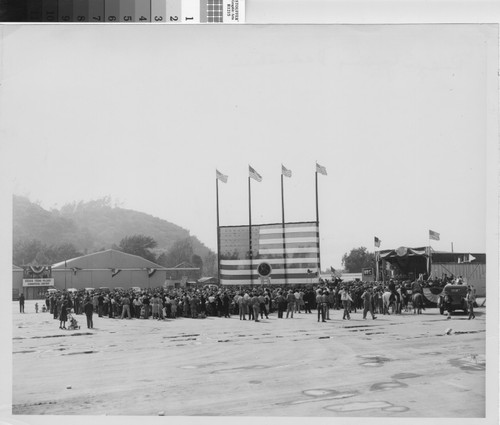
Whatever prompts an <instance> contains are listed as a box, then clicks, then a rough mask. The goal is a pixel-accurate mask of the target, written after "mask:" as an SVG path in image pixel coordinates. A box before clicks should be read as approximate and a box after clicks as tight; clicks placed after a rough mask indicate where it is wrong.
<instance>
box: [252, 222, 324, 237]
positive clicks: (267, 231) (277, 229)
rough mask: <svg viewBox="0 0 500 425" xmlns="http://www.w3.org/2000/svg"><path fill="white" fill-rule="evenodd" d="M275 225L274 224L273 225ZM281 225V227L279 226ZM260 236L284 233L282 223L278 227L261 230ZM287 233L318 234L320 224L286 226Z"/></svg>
mask: <svg viewBox="0 0 500 425" xmlns="http://www.w3.org/2000/svg"><path fill="white" fill-rule="evenodd" d="M273 226H274V225H273ZM278 226H279V227H278ZM259 233H260V237H261V238H262V237H265V235H277V234H281V233H283V229H282V226H281V225H276V227H268V228H265V229H260V230H259ZM287 233H315V234H318V226H300V227H286V226H285V234H287Z"/></svg>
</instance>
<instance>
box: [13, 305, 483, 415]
mask: <svg viewBox="0 0 500 425" xmlns="http://www.w3.org/2000/svg"><path fill="white" fill-rule="evenodd" d="M39 304H41V302H39ZM33 305H34V301H27V304H26V313H25V314H20V313H18V305H17V303H13V305H12V313H13V391H12V393H13V400H12V405H13V408H12V409H13V414H16V415H18V414H20V415H43V414H50V415H61V414H64V415H103V414H106V415H154V416H156V415H159V414H160V415H165V416H168V415H175V416H190V415H196V416H198V415H201V416H214V415H216V416H330V417H337V416H341V417H351V416H353V417H359V416H363V417H421V418H424V417H425V418H430V417H435V418H443V417H456V418H467V417H484V415H485V391H486V389H485V371H486V360H485V340H486V332H485V329H486V327H485V317H486V310H485V308H480V309H478V310H477V314H476V319H475V320H467V317H466V316H463V315H461V314H458V313H457V314H456V315H454V316H453V317H452V319H451V320H446V318H445V317H444V316H441V315H439V313H438V312H437V310H436V309H432V310H427V311H425V312H424V313H423V314H422V315H414V314H409V313H403V314H402V315H390V316H382V315H379V316H378V318H377V320H371V319H368V320H363V319H362V314H361V313H360V312H358V313H353V314H352V318H351V320H349V321H347V320H342V312H341V311H331V313H330V317H331V320H330V321H328V322H327V323H318V322H317V320H316V315H315V314H304V313H302V314H296V315H295V317H294V318H293V319H277V317H276V315H271V316H270V317H269V319H264V320H262V321H261V322H259V323H255V322H250V321H248V320H247V321H240V320H239V319H238V318H237V317H236V316H233V317H232V318H230V319H224V318H207V319H176V320H165V321H161V322H160V321H156V320H151V319H150V320H138V319H133V320H120V319H109V318H99V317H97V315H94V326H95V328H94V329H91V330H90V329H87V327H86V321H85V317H84V316H76V317H77V319H78V321H79V324H80V325H81V328H80V329H79V330H66V331H65V330H60V329H59V322H58V321H56V320H54V319H53V318H52V317H51V315H50V314H49V313H38V314H35V313H34V307H33ZM450 329H451V330H450ZM446 331H448V334H446V333H447V332H446Z"/></svg>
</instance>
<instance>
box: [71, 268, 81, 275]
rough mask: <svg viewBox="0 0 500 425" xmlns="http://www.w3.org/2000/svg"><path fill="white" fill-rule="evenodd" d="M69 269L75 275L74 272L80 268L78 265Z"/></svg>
mask: <svg viewBox="0 0 500 425" xmlns="http://www.w3.org/2000/svg"><path fill="white" fill-rule="evenodd" d="M71 270H72V271H73V274H75V275H76V272H77V271H78V270H81V268H80V267H72V268H71Z"/></svg>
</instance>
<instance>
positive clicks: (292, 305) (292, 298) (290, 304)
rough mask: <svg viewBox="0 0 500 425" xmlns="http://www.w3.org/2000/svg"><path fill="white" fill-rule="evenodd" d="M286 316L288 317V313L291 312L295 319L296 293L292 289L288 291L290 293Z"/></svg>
mask: <svg viewBox="0 0 500 425" xmlns="http://www.w3.org/2000/svg"><path fill="white" fill-rule="evenodd" d="M286 302H287V306H286V318H287V319H288V315H289V314H291V318H292V319H293V310H294V308H295V295H294V294H293V292H292V290H291V289H290V290H289V291H288V295H287V296H286Z"/></svg>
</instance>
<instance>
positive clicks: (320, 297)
mask: <svg viewBox="0 0 500 425" xmlns="http://www.w3.org/2000/svg"><path fill="white" fill-rule="evenodd" d="M316 308H317V309H318V322H319V319H320V318H321V321H322V322H326V320H325V309H324V308H323V290H322V289H320V290H319V291H318V294H317V295H316Z"/></svg>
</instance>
